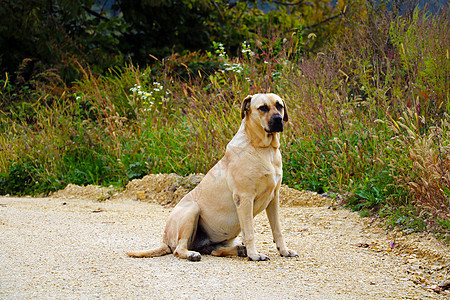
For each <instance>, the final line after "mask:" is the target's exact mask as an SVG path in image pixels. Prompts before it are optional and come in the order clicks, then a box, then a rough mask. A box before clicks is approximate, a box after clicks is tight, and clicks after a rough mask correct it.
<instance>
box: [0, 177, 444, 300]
mask: <svg viewBox="0 0 450 300" xmlns="http://www.w3.org/2000/svg"><path fill="white" fill-rule="evenodd" d="M71 188H72V189H73V188H74V187H73V186H72V187H71ZM83 189H84V191H85V193H83ZM83 189H80V190H78V192H77V193H81V194H77V193H72V194H71V193H70V192H69V190H70V188H68V189H67V191H66V193H59V194H56V195H54V196H53V197H49V198H13V197H0V269H1V272H0V298H1V299H30V298H37V299H41V298H58V299H72V298H77V299H78V298H82V299H91V298H102V299H105V298H106V299H121V298H124V299H129V298H146V299H180V298H181V299H198V298H199V299H228V298H232V297H233V298H245V299H299V298H300V299H450V292H449V290H442V289H443V288H440V287H439V285H441V286H445V285H446V283H448V281H449V280H450V252H449V248H448V247H445V246H444V245H442V244H441V243H440V242H439V241H436V240H435V239H434V237H432V236H431V235H427V234H416V235H408V236H402V235H400V234H398V233H393V232H386V231H385V230H384V229H383V228H382V227H380V226H378V225H376V224H374V223H373V222H371V220H370V219H367V218H366V219H362V218H360V217H359V216H358V214H356V213H351V212H349V211H348V210H344V209H330V208H328V207H327V206H314V205H312V204H311V203H314V202H315V201H309V202H308V201H306V202H304V203H306V204H308V205H306V206H305V205H299V203H297V205H294V206H288V204H289V203H287V204H285V205H284V206H283V207H282V209H281V213H282V220H283V224H284V235H285V239H286V242H287V244H288V246H289V247H290V248H292V249H294V250H296V251H297V252H298V253H299V255H300V256H299V257H298V258H281V257H279V256H278V254H277V251H276V249H275V245H274V244H273V242H272V240H271V231H270V227H269V225H268V221H267V217H266V216H265V214H261V215H259V216H257V218H256V222H255V223H256V229H255V230H256V240H257V248H258V250H259V251H260V252H261V253H263V254H266V255H268V256H269V257H270V261H265V262H251V261H248V260H247V259H245V258H240V257H232V258H219V257H212V256H207V255H206V256H203V257H202V260H201V261H200V262H189V261H186V260H182V259H178V258H175V257H174V256H173V255H168V256H164V257H158V258H146V259H133V258H129V257H127V256H126V255H125V253H126V252H127V251H130V250H136V249H144V248H148V247H154V246H157V245H158V244H159V243H160V240H161V234H162V232H163V230H164V225H165V220H166V218H167V216H168V214H169V213H170V211H171V209H172V206H173V204H171V205H167V206H162V205H160V204H157V203H155V201H151V200H149V201H148V202H146V201H136V197H137V196H136V193H135V195H134V196H133V195H132V194H133V193H132V192H131V189H128V190H127V191H125V192H124V193H122V194H117V193H116V194H115V195H114V193H112V192H109V194H108V195H109V196H108V197H106V198H108V200H105V201H101V202H99V201H98V200H97V199H98V198H102V199H105V197H100V196H99V195H95V194H94V195H90V196H89V197H83V195H87V194H89V192H88V191H87V190H89V189H88V188H83ZM144 192H145V191H144ZM127 193H128V194H127ZM294 194H295V193H294ZM76 195H78V196H76ZM307 196H308V194H306V196H305V197H307ZM148 197H149V198H151V196H149V193H147V196H146V198H148ZM310 197H312V198H314V197H316V196H315V195H310ZM147 200H148V199H147ZM315 203H316V204H317V201H316V202H315ZM300 204H301V203H300ZM317 205H319V204H317ZM433 289H434V290H437V291H439V290H440V291H439V292H436V291H433Z"/></svg>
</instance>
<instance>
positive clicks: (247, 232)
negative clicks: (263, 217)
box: [233, 194, 269, 261]
mask: <svg viewBox="0 0 450 300" xmlns="http://www.w3.org/2000/svg"><path fill="white" fill-rule="evenodd" d="M233 199H234V203H235V205H236V210H237V214H238V217H239V224H240V226H241V230H242V235H243V239H244V244H245V248H246V250H247V256H248V258H249V259H250V260H255V261H261V260H269V257H267V256H265V255H262V254H259V253H258V251H256V246H255V233H254V230H253V200H254V197H253V196H250V195H238V194H235V195H233Z"/></svg>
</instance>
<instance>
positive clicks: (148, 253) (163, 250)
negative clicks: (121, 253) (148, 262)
mask: <svg viewBox="0 0 450 300" xmlns="http://www.w3.org/2000/svg"><path fill="white" fill-rule="evenodd" d="M170 253H172V250H171V249H170V248H169V246H167V244H164V243H162V244H161V246H159V248H155V249H151V250H141V251H131V252H128V253H127V255H128V256H130V257H156V256H163V255H166V254H170Z"/></svg>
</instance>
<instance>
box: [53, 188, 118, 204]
mask: <svg viewBox="0 0 450 300" xmlns="http://www.w3.org/2000/svg"><path fill="white" fill-rule="evenodd" d="M118 195H119V194H118V193H117V190H116V189H115V188H114V187H112V186H109V187H101V186H98V185H87V186H79V185H76V184H69V185H68V186H66V188H65V189H64V190H60V191H57V192H55V193H54V194H53V195H52V197H54V198H65V199H74V198H77V199H80V198H81V199H86V200H97V201H103V200H106V199H109V198H111V197H112V196H118Z"/></svg>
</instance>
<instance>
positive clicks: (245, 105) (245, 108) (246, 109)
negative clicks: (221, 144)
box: [241, 95, 253, 119]
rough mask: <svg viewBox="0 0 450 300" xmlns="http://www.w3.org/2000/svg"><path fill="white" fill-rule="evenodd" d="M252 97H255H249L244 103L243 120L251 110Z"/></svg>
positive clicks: (242, 108) (242, 109)
mask: <svg viewBox="0 0 450 300" xmlns="http://www.w3.org/2000/svg"><path fill="white" fill-rule="evenodd" d="M252 97H253V95H248V96H247V97H245V99H244V101H243V102H242V107H241V119H243V118H245V115H246V114H247V111H248V110H249V109H250V101H252Z"/></svg>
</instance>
